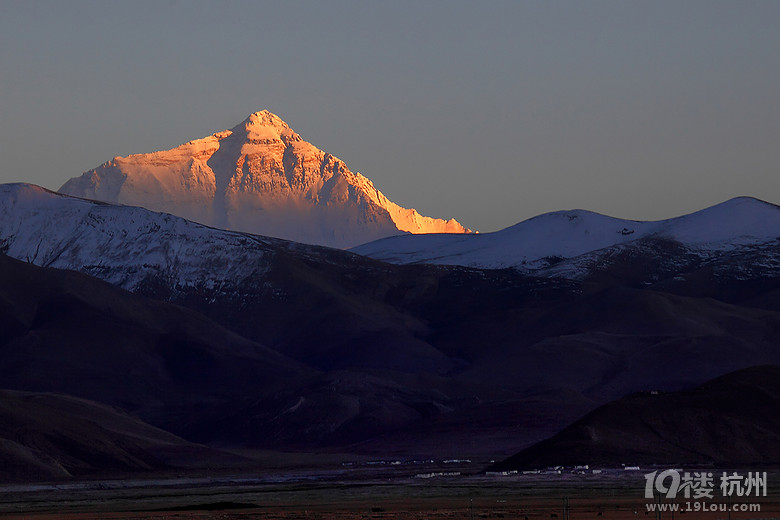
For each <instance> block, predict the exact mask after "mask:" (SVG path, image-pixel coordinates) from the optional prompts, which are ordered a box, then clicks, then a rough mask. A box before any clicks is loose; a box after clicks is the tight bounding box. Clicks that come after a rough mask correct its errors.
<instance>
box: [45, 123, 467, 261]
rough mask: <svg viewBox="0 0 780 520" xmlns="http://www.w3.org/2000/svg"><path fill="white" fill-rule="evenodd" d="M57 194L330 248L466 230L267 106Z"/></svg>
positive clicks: (95, 173)
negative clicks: (359, 169) (397, 196)
mask: <svg viewBox="0 0 780 520" xmlns="http://www.w3.org/2000/svg"><path fill="white" fill-rule="evenodd" d="M60 192H61V193H65V194H68V195H73V196H77V197H83V198H88V199H94V200H101V201H105V202H110V203H121V204H127V205H134V206H142V207H145V208H148V209H152V210H155V211H165V212H169V213H172V214H174V215H178V216H181V217H184V218H187V219H189V220H194V221H196V222H200V223H203V224H207V225H211V226H215V227H222V228H227V229H234V230H238V231H246V232H251V233H257V234H262V235H268V236H275V237H280V238H285V239H289V240H295V241H298V242H305V243H312V244H321V245H328V246H333V247H352V246H355V245H358V244H362V243H365V242H368V241H371V240H375V239H378V238H382V237H387V236H392V235H397V234H400V233H402V232H410V233H466V232H469V231H470V230H468V229H467V228H465V227H464V226H462V225H461V224H460V223H459V222H457V221H456V220H455V219H450V220H443V219H437V218H431V217H425V216H423V215H420V214H419V213H418V212H417V211H416V210H414V209H407V208H403V207H401V206H399V205H397V204H395V203H393V202H392V201H390V200H389V199H388V198H387V197H386V196H385V195H384V194H383V193H382V192H381V191H379V190H378V189H377V188H376V187H375V186H374V185H373V183H372V182H371V180H369V179H368V178H366V177H364V176H363V175H361V174H360V173H354V172H352V171H350V170H349V168H347V166H346V164H345V163H344V162H343V161H341V160H340V159H338V158H336V157H334V156H333V155H331V154H329V153H326V152H324V151H322V150H320V149H318V148H317V147H315V146H314V145H312V144H311V143H308V142H306V141H305V140H303V138H301V136H300V135H298V134H297V133H296V132H295V131H294V130H293V129H292V128H290V126H289V125H288V124H287V123H285V122H284V121H283V120H282V119H281V118H280V117H278V116H277V115H275V114H273V113H271V112H269V111H267V110H262V111H259V112H255V113H253V114H250V115H249V117H247V118H246V119H245V120H244V121H242V122H241V123H239V124H238V125H236V126H234V127H233V128H231V129H229V130H224V131H222V132H217V133H215V134H212V135H210V136H208V137H204V138H202V139H196V140H193V141H189V142H187V143H185V144H182V145H180V146H178V147H176V148H173V149H171V150H164V151H159V152H153V153H147V154H137V155H130V156H128V157H114V158H113V159H112V160H111V161H108V162H106V163H104V164H102V165H101V166H99V167H97V168H95V169H93V170H90V171H88V172H86V173H84V174H83V175H81V176H80V177H75V178H73V179H71V180H69V181H68V182H66V183H65V184H64V185H63V186H62V188H60Z"/></svg>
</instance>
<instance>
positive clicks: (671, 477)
mask: <svg viewBox="0 0 780 520" xmlns="http://www.w3.org/2000/svg"><path fill="white" fill-rule="evenodd" d="M645 480H646V482H645V498H653V497H654V496H655V493H656V492H657V493H659V494H661V495H664V496H666V498H669V499H673V498H677V497H678V496H681V497H684V498H693V499H703V498H710V499H712V498H715V492H716V486H715V477H714V476H713V474H712V473H708V472H704V471H701V472H700V471H694V472H692V473H689V472H687V471H685V472H682V473H681V471H680V470H676V469H667V470H665V471H661V472H658V471H653V472H652V473H647V474H646V475H645ZM718 481H719V482H718V486H717V487H718V488H719V489H718V491H720V493H719V494H720V496H724V497H733V496H737V497H749V496H754V497H760V496H764V497H765V496H766V488H767V485H766V472H763V473H759V472H752V471H750V472H748V473H747V475H742V474H739V473H737V472H736V471H735V472H733V473H732V474H731V475H729V474H728V473H727V472H725V471H724V472H723V473H722V474H721V475H720V476H718Z"/></svg>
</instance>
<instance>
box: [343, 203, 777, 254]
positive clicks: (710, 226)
mask: <svg viewBox="0 0 780 520" xmlns="http://www.w3.org/2000/svg"><path fill="white" fill-rule="evenodd" d="M650 237H655V238H665V239H670V240H675V241H677V242H680V243H682V244H683V245H685V246H687V247H690V248H700V249H706V250H711V251H716V250H728V249H730V248H734V247H737V246H741V245H751V244H760V243H764V242H767V241H770V240H775V239H776V238H778V237H780V207H778V206H775V205H774V204H770V203H767V202H763V201H761V200H758V199H754V198H750V197H738V198H735V199H731V200H729V201H726V202H723V203H721V204H718V205H716V206H712V207H710V208H707V209H703V210H701V211H697V212H695V213H691V214H689V215H684V216H681V217H677V218H672V219H668V220H659V221H652V222H641V221H633V220H623V219H618V218H613V217H608V216H605V215H601V214H598V213H593V212H590V211H584V210H571V211H556V212H553V213H546V214H544V215H540V216H537V217H534V218H531V219H528V220H525V221H523V222H520V223H519V224H515V225H514V226H511V227H508V228H506V229H503V230H501V231H496V232H494V233H483V234H478V235H449V234H436V235H419V236H414V235H406V236H399V237H390V238H385V239H382V240H377V241H374V242H370V243H368V244H363V245H361V246H358V247H355V248H353V249H352V250H351V251H352V252H354V253H358V254H361V255H365V256H369V257H372V258H376V259H379V260H384V261H387V262H392V263H399V264H408V263H434V264H449V265H462V266H468V267H479V268H489V269H498V268H505V267H516V268H526V269H534V268H538V267H546V266H547V265H549V264H548V262H546V261H545V260H547V259H568V258H574V257H577V256H580V255H583V254H586V253H591V252H594V251H598V250H601V249H604V248H608V247H612V246H616V245H619V244H626V243H630V242H633V241H636V240H639V239H642V238H650Z"/></svg>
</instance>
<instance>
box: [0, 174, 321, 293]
mask: <svg viewBox="0 0 780 520" xmlns="http://www.w3.org/2000/svg"><path fill="white" fill-rule="evenodd" d="M280 245H287V244H286V243H284V242H283V241H280V240H275V239H269V238H265V237H259V236H255V235H250V234H245V233H238V232H231V231H223V230H218V229H213V228H209V227H206V226H203V225H200V224H196V223H193V222H189V221H187V220H184V219H182V218H179V217H175V216H172V215H168V214H164V213H155V212H153V211H149V210H146V209H143V208H136V207H128V206H115V205H109V204H104V203H98V202H93V201H87V200H82V199H77V198H74V197H69V196H65V195H59V194H56V193H53V192H50V191H48V190H45V189H43V188H40V187H38V186H33V185H29V184H3V185H0V251H2V252H4V253H6V254H8V255H9V256H11V257H14V258H18V259H20V260H26V261H28V262H31V263H34V264H36V265H40V266H44V267H57V268H61V269H72V270H78V271H82V272H85V273H87V274H92V275H94V276H97V277H98V278H101V279H103V280H105V281H107V282H109V283H112V284H114V285H118V286H120V287H122V288H124V289H128V290H134V289H136V288H137V286H138V284H139V283H141V282H143V281H144V280H145V279H146V278H147V277H148V276H149V274H150V273H154V274H156V275H159V276H161V277H163V278H164V279H165V280H166V281H167V282H169V283H171V284H172V285H173V286H174V287H175V286H199V287H206V288H209V289H211V288H215V287H218V286H220V285H221V284H224V283H230V282H231V281H236V280H242V279H245V278H246V277H247V276H249V275H251V274H257V273H262V272H264V271H265V270H266V268H267V265H268V261H269V258H270V256H271V255H273V253H274V250H275V249H277V248H278V247H279V246H280ZM289 247H295V245H294V244H289ZM299 247H301V248H306V246H299ZM311 249H316V248H313V247H312V248H311Z"/></svg>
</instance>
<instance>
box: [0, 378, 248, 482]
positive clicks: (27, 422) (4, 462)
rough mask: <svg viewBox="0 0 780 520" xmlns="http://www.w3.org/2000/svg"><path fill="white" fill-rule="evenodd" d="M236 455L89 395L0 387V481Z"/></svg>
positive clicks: (165, 466) (209, 461) (226, 459)
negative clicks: (192, 440)
mask: <svg viewBox="0 0 780 520" xmlns="http://www.w3.org/2000/svg"><path fill="white" fill-rule="evenodd" d="M242 462H245V461H242V460H241V459H240V458H239V457H237V456H235V455H230V454H227V453H224V452H219V451H216V450H213V449H210V448H207V447H205V446H201V445H198V444H193V443H190V442H187V441H185V440H184V439H181V438H180V437H177V436H175V435H172V434H170V433H167V432H165V431H163V430H160V429H158V428H154V427H152V426H149V425H148V424H145V423H143V422H141V421H140V420H138V419H136V418H134V417H132V416H130V415H128V414H126V413H124V412H121V411H120V410H118V409H115V408H112V407H109V406H106V405H104V404H99V403H96V402H94V401H88V400H84V399H78V398H75V397H70V396H66V395H61V394H49V393H30V392H17V391H10V390H0V482H25V481H49V480H62V479H68V478H73V477H78V478H86V477H90V478H95V477H103V476H114V477H116V476H126V475H128V474H131V473H139V472H144V473H147V472H159V471H165V470H175V469H177V468H178V470H179V471H180V470H182V469H183V468H184V467H192V466H198V464H200V465H201V467H209V466H217V467H225V466H229V465H235V464H239V463H242Z"/></svg>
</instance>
